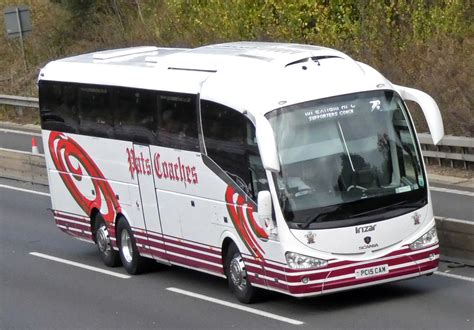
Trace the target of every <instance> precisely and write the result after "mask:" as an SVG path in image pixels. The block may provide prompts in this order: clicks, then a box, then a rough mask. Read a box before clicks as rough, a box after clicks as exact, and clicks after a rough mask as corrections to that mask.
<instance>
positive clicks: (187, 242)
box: [137, 228, 221, 257]
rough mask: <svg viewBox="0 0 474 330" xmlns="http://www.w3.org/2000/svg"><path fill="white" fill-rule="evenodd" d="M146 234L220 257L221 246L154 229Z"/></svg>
mask: <svg viewBox="0 0 474 330" xmlns="http://www.w3.org/2000/svg"><path fill="white" fill-rule="evenodd" d="M137 229H138V228H137ZM140 230H142V229H140ZM146 234H147V236H148V237H149V238H152V239H156V240H159V241H162V242H166V243H171V244H177V245H182V246H183V247H188V248H190V249H195V250H199V251H202V252H207V253H211V254H215V255H216V256H219V257H221V248H219V247H216V246H212V245H207V244H202V243H198V242H195V241H191V240H186V239H182V238H179V237H175V236H171V235H163V234H161V233H157V232H154V231H148V230H147V231H146Z"/></svg>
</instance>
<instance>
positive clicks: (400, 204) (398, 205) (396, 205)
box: [349, 201, 423, 218]
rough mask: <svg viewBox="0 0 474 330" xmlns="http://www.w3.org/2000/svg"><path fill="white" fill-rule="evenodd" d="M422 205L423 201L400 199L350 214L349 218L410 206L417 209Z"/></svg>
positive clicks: (408, 207) (409, 207)
mask: <svg viewBox="0 0 474 330" xmlns="http://www.w3.org/2000/svg"><path fill="white" fill-rule="evenodd" d="M422 206H423V203H420V202H414V203H408V202H407V201H400V202H398V203H394V204H389V205H385V206H381V207H378V208H376V209H372V210H369V211H364V212H360V213H355V214H351V215H350V217H349V218H357V217H360V216H364V215H369V214H373V213H380V212H382V211H392V210H398V209H411V208H413V209H417V208H420V207H422Z"/></svg>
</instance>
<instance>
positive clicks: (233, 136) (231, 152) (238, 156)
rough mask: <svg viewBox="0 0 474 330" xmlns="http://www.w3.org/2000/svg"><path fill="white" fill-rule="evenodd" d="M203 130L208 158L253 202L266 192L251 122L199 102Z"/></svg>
mask: <svg viewBox="0 0 474 330" xmlns="http://www.w3.org/2000/svg"><path fill="white" fill-rule="evenodd" d="M201 116H202V129H203V135H204V143H205V145H206V151H207V155H208V156H209V157H210V158H212V160H214V162H216V163H217V165H219V166H220V167H221V168H222V169H223V170H224V171H225V172H226V173H227V174H228V175H229V176H230V177H231V178H232V179H233V180H234V181H235V182H236V183H237V184H238V185H239V186H240V187H241V188H242V189H243V190H244V191H246V192H247V193H248V195H249V196H250V197H252V198H253V199H254V200H256V198H257V194H258V192H259V191H261V190H268V182H267V179H266V175H265V170H264V168H263V165H262V161H261V158H260V154H259V151H258V146H257V141H256V137H255V128H254V125H253V124H252V122H250V120H249V119H248V118H247V117H245V116H244V115H243V114H241V113H240V112H238V111H236V110H233V109H231V108H228V107H226V106H223V105H220V104H217V103H214V102H209V101H202V107H201Z"/></svg>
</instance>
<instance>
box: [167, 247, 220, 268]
mask: <svg viewBox="0 0 474 330" xmlns="http://www.w3.org/2000/svg"><path fill="white" fill-rule="evenodd" d="M165 246H166V251H167V252H168V251H169V252H174V253H179V254H181V255H184V256H186V257H192V258H196V259H201V260H205V261H209V262H213V263H216V264H222V258H220V257H213V256H208V255H205V254H201V253H198V252H193V251H188V250H184V249H181V248H179V247H175V246H169V245H165Z"/></svg>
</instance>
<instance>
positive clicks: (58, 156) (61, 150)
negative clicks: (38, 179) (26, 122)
mask: <svg viewBox="0 0 474 330" xmlns="http://www.w3.org/2000/svg"><path fill="white" fill-rule="evenodd" d="M48 146H49V152H50V154H51V158H52V160H53V163H54V166H55V167H56V169H57V170H58V171H59V175H60V177H61V179H62V180H63V182H64V184H65V185H66V188H67V189H68V190H69V192H70V193H71V195H72V197H73V198H74V200H75V201H76V202H77V204H78V205H79V206H80V208H81V209H82V210H83V211H84V212H85V213H86V214H88V215H89V214H90V213H91V210H92V208H94V207H95V208H97V209H98V210H101V214H102V216H103V218H104V220H105V221H106V222H109V223H113V222H114V220H115V216H116V215H117V213H119V212H121V207H120V203H119V202H118V199H117V197H116V195H115V193H114V191H113V190H112V187H111V186H110V184H109V183H108V182H107V181H106V179H105V177H104V175H103V174H102V172H101V171H100V169H99V168H98V167H97V165H96V164H95V163H94V161H93V160H92V159H91V157H90V156H89V155H88V154H87V152H86V151H85V150H84V149H82V147H81V146H80V145H79V144H78V143H77V142H76V141H74V139H72V138H71V137H68V136H66V135H64V134H63V133H59V132H51V133H50V134H49V140H48ZM71 159H75V160H77V161H78V162H79V164H80V165H79V164H78V166H77V167H74V166H73V165H72V163H71ZM82 169H84V170H85V172H86V173H85V174H83V171H82ZM83 175H88V176H90V178H91V180H92V184H93V186H94V192H95V198H94V199H89V198H87V197H86V196H84V194H83V193H82V192H81V191H80V190H79V188H78V187H77V185H76V183H75V182H76V181H81V180H82V176H83ZM103 201H105V204H106V205H105V206H106V208H107V213H106V214H104V213H102V202H103Z"/></svg>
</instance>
